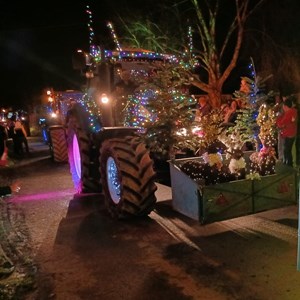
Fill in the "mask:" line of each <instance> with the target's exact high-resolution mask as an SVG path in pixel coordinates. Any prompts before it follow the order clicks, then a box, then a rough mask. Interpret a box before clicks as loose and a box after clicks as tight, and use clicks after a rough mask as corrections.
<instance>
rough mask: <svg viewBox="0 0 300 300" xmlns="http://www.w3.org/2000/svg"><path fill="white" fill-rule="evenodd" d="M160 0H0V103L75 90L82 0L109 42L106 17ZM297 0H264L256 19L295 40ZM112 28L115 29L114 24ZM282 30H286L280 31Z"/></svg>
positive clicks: (84, 43) (84, 35)
mask: <svg viewBox="0 0 300 300" xmlns="http://www.w3.org/2000/svg"><path fill="white" fill-rule="evenodd" d="M162 1H163V2H166V1H169V2H170V1H171V0H160V1H159V0H143V1H137V0H118V1H116V0H101V1H100V0H97V1H96V0H95V1H72V2H71V1H70V2H69V1H67V2H65V1H64V0H61V1H57V0H53V1H43V2H39V3H38V4H36V3H33V1H20V0H18V1H5V2H4V1H1V9H0V68H1V94H0V107H9V106H13V108H16V109H18V108H26V106H27V104H28V103H37V102H38V101H39V100H40V95H41V93H42V91H43V90H45V89H46V88H49V87H52V88H54V89H55V90H66V89H80V87H81V86H82V85H83V84H84V82H85V80H84V78H83V77H82V76H80V74H79V72H78V71H75V70H73V68H72V55H73V53H75V52H76V50H77V49H83V50H86V51H88V48H89V31H88V26H87V24H88V15H87V13H86V4H89V5H90V8H91V11H92V14H93V22H94V24H93V27H94V31H95V35H96V36H97V38H99V39H101V41H102V40H105V39H106V40H109V39H110V40H111V41H112V37H111V36H110V35H109V32H108V29H107V27H106V23H107V21H113V22H114V20H116V19H117V18H118V16H119V14H120V13H121V14H122V13H123V15H124V13H126V12H129V13H133V12H135V11H137V10H139V13H140V15H141V16H145V18H146V17H147V16H148V15H149V13H151V12H153V10H155V9H158V5H155V3H160V2H162ZM34 2H36V1H34ZM88 2H89V3H88ZM299 2H300V1H299V0H285V1H281V0H266V3H269V7H268V8H265V9H263V10H261V13H260V14H258V19H257V20H256V21H257V22H259V21H260V20H262V19H265V18H266V17H268V16H271V18H270V20H271V21H270V23H271V24H272V25H276V24H277V25H278V26H277V28H278V32H277V33H276V34H277V36H278V37H283V38H285V37H287V38H288V40H289V41H292V40H293V39H295V36H297V37H298V38H297V41H296V42H295V43H296V44H297V43H298V41H299V40H300V38H299V32H300V31H299V29H300V28H299V18H298V14H297V13H296V11H297V12H299V6H300V5H299ZM70 3H72V4H70ZM180 3H181V1H180ZM275 3H277V6H278V7H279V8H278V10H279V11H280V12H281V15H280V19H279V17H278V16H279V15H278V14H274V13H273V12H272V8H273V7H274V4H275ZM283 3H284V4H283ZM283 5H284V6H283ZM281 6H282V7H281ZM270 8H271V9H270ZM289 8H290V10H289ZM284 15H285V16H286V17H285V18H283V16H284ZM280 20H281V21H280ZM256 21H255V22H254V23H257V22H256ZM283 24H284V25H283ZM295 24H296V25H295ZM289 28H290V29H289ZM115 29H116V31H117V32H118V28H116V26H115ZM282 30H285V31H286V32H285V33H284V34H282ZM272 32H275V29H272ZM257 47H258V48H257V49H254V48H250V47H248V48H249V49H254V51H255V52H257V51H259V47H260V44H258V46H257ZM239 76H240V75H238V78H239Z"/></svg>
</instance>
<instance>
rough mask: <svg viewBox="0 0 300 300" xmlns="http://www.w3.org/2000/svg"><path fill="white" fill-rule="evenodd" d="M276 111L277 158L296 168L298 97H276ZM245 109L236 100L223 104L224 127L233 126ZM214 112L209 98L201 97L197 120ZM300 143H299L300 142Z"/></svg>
mask: <svg viewBox="0 0 300 300" xmlns="http://www.w3.org/2000/svg"><path fill="white" fill-rule="evenodd" d="M274 102H276V103H274V109H275V112H276V114H277V117H276V124H275V126H276V128H277V131H278V138H277V145H276V147H277V149H276V150H277V158H278V160H280V161H282V162H283V164H286V165H288V166H294V165H295V164H299V161H298V160H299V157H300V153H297V157H298V158H297V161H296V157H293V147H294V145H295V142H296V141H297V140H298V139H299V138H298V139H297V132H299V130H300V129H299V120H298V118H299V117H298V110H297V99H296V97H293V96H290V97H280V96H278V97H276V101H274ZM243 108H244V107H243V106H242V105H241V104H240V103H239V102H238V101H237V100H235V99H233V100H231V101H230V102H229V103H223V104H222V105H221V108H220V113H221V114H222V115H223V126H224V127H227V126H233V125H235V122H236V120H237V117H238V114H239V113H240V111H241V109H243ZM211 111H212V106H211V105H210V103H209V101H208V97H207V96H205V95H201V96H199V98H198V103H197V109H196V115H195V120H196V121H200V120H201V117H203V116H206V115H208V114H209V113H210V112H211ZM298 142H299V141H298ZM298 148H299V145H298V144H297V146H296V151H298V152H299V149H298Z"/></svg>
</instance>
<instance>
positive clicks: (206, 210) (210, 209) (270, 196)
mask: <svg viewBox="0 0 300 300" xmlns="http://www.w3.org/2000/svg"><path fill="white" fill-rule="evenodd" d="M245 158H246V159H245V160H246V169H247V170H250V169H251V161H250V160H249V153H245ZM226 163H229V162H228V161H226V159H225V158H224V164H226ZM186 164H189V165H192V164H193V165H204V164H205V162H204V161H203V158H201V157H198V158H185V159H177V160H174V161H172V162H171V161H170V171H171V184H172V206H173V209H174V210H176V211H178V212H180V213H182V214H183V215H185V216H188V217H190V218H192V219H194V220H197V221H199V222H200V223H201V224H207V223H212V222H216V221H222V220H227V219H231V218H236V217H241V216H246V215H250V214H254V213H258V212H261V211H266V210H271V209H276V208H280V207H285V206H289V205H296V204H297V199H298V174H297V171H296V170H295V169H294V168H292V167H289V166H286V165H283V164H282V163H280V162H277V163H276V165H275V169H274V171H273V172H272V174H269V175H263V176H261V175H259V174H258V173H255V174H253V173H252V174H250V173H249V174H248V176H245V177H244V178H243V179H241V178H240V179H239V178H236V179H235V178H231V179H232V180H219V182H217V183H215V182H212V181H210V182H209V183H208V182H205V181H204V180H202V179H200V180H199V179H197V178H195V169H193V171H191V170H189V169H187V168H185V167H184V166H185V165H186ZM192 172H193V174H192ZM210 176H215V175H214V174H213V172H212V173H211V175H210ZM223 178H224V172H223Z"/></svg>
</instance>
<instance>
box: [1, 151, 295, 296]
mask: <svg viewBox="0 0 300 300" xmlns="http://www.w3.org/2000/svg"><path fill="white" fill-rule="evenodd" d="M43 156H45V153H42V152H41V155H40V157H43ZM35 158H36V160H35V161H31V162H30V164H26V163H25V160H23V166H20V167H19V168H15V169H14V170H10V171H8V170H6V171H5V172H4V173H1V171H0V173H1V174H2V178H3V176H5V177H7V180H10V179H11V178H15V179H20V180H21V181H22V188H21V191H20V193H19V194H17V195H13V196H11V197H9V198H4V199H1V200H0V201H1V202H0V203H1V205H0V213H1V222H2V228H4V229H3V230H2V236H1V239H2V241H1V245H2V246H3V248H4V250H5V251H6V253H7V256H8V257H9V259H10V260H11V261H12V263H13V264H14V265H15V270H14V272H12V274H11V275H10V276H6V277H3V278H1V279H0V289H1V290H0V299H25V300H33V299H38V300H43V299H59V300H68V299H70V300H76V299H89V300H94V299H95V300H98V299H100V300H102V299H104V300H106V299H110V300H114V299H116V300H117V299H128V300H140V299H146V300H147V299H149V300H150V299H151V300H153V299H155V300H156V299H159V300H160V299H172V300H176V299H178V300H179V299H180V300H181V299H183V300H185V299H196V300H198V299H201V300H202V299H203V300H227V299H228V300H234V299H240V300H269V299H272V300H299V299H300V273H299V272H298V271H297V241H298V207H297V206H289V207H285V208H281V209H276V210H272V211H267V212H263V213H259V214H255V215H250V216H246V217H241V218H235V219H231V220H227V221H223V222H215V223H212V224H207V225H201V224H200V223H199V222H197V221H195V220H192V219H189V218H188V217H185V216H183V215H181V214H180V213H177V212H176V211H174V210H173V209H172V199H171V198H172V193H171V188H169V187H167V186H164V185H160V184H159V185H158V192H157V196H158V203H157V205H156V208H155V210H154V211H153V212H152V213H151V214H150V215H149V217H148V218H144V219H138V220H131V221H127V222H125V221H116V220H112V219H111V218H110V216H109V215H108V214H107V211H106V209H105V206H104V201H103V199H102V198H101V196H100V195H96V194H94V195H76V194H74V190H73V185H72V182H71V177H70V173H69V169H68V165H66V164H59V163H54V162H53V161H52V160H51V159H50V158H47V157H44V158H43V159H38V158H39V156H36V157H35ZM2 171H3V170H2ZM25 279H26V280H27V282H24V281H25ZM16 282H17V283H16ZM9 287H11V288H10V289H9ZM13 292H14V293H15V295H14V297H15V298H9V297H10V296H11V295H12V294H13ZM1 293H2V294H1ZM5 293H6V294H5ZM1 297H2V298H1ZM5 297H6V298H5Z"/></svg>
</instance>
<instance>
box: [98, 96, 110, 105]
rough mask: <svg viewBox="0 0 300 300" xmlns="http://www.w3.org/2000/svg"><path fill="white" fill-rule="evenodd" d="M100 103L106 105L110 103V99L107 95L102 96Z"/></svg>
mask: <svg viewBox="0 0 300 300" xmlns="http://www.w3.org/2000/svg"><path fill="white" fill-rule="evenodd" d="M100 102H101V103H103V104H106V103H108V102H109V98H108V97H107V95H106V94H102V95H101V98H100Z"/></svg>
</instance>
